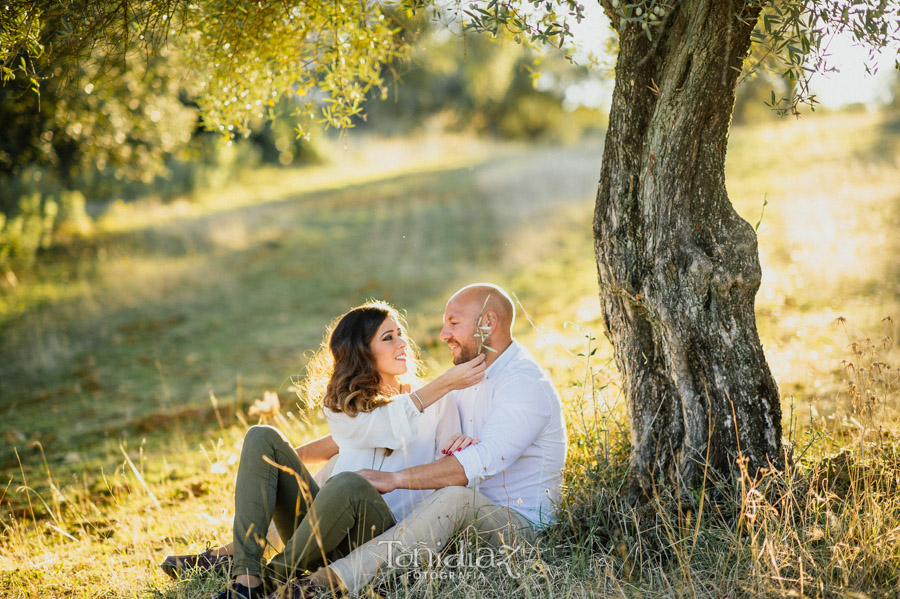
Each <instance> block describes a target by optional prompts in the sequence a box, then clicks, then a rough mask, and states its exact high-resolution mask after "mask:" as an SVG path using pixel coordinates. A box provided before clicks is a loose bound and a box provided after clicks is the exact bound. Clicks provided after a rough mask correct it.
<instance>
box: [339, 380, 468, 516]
mask: <svg viewBox="0 0 900 599" xmlns="http://www.w3.org/2000/svg"><path fill="white" fill-rule="evenodd" d="M324 412H325V419H326V420H327V421H328V426H329V428H330V429H331V437H332V438H333V439H334V441H335V443H337V444H338V447H340V452H339V453H338V458H337V461H336V462H335V464H334V470H333V471H332V473H331V475H332V476H334V475H335V474H339V473H341V472H348V471H349V472H355V471H357V470H362V469H364V468H370V469H372V470H382V471H384V472H397V471H398V470H403V469H404V468H409V467H411V466H421V465H422V464H428V463H430V462H433V461H434V460H436V459H438V458H440V457H442V454H441V449H443V447H444V446H445V445H446V444H447V441H449V440H450V437H451V436H453V435H454V434H455V433H458V432H460V430H461V429H460V421H459V411H458V409H457V407H456V402H455V401H453V400H452V399H448V398H442V399H440V400H438V401H437V402H435V403H434V404H432V405H430V406H428V408H426V409H425V411H424V412H419V409H418V408H417V407H416V404H415V403H413V399H412V397H410V396H409V394H406V393H403V394H400V395H395V396H394V397H393V398H392V399H391V401H390V402H389V403H387V404H386V405H383V406H380V407H378V408H375V409H374V410H372V411H371V412H360V413H359V414H357V415H356V416H348V415H347V414H344V413H341V412H332V411H331V410H329V409H328V408H325V409H324ZM385 449H392V450H393V452H392V453H391V455H385V453H386V452H385ZM429 493H431V491H430V490H415V489H397V490H396V491H391V492H390V493H386V494H385V495H382V497H383V498H384V501H385V503H387V504H388V507H389V508H390V509H391V512H393V514H394V518H395V519H396V520H397V522H399V521H400V520H402V519H403V518H404V517H405V516H407V515H408V514H409V513H410V512H411V511H412V508H413V507H414V506H415V504H417V503H418V502H419V501H421V500H422V499H424V498H425V497H427V496H428V494H429Z"/></svg>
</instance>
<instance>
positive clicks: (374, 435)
mask: <svg viewBox="0 0 900 599" xmlns="http://www.w3.org/2000/svg"><path fill="white" fill-rule="evenodd" d="M325 345H326V346H327V348H328V350H329V351H328V352H324V351H323V352H320V354H319V355H320V356H321V357H325V358H330V360H326V362H330V363H326V365H325V368H324V370H325V371H326V372H328V373H329V377H328V384H327V387H326V389H325V393H324V398H323V405H324V407H325V415H326V419H327V420H328V424H329V427H330V428H331V433H332V438H333V440H334V442H336V443H337V446H338V447H339V448H340V453H339V455H338V459H337V462H336V463H335V466H334V470H333V475H332V477H331V478H330V479H329V480H328V481H327V482H326V484H325V485H323V486H322V488H321V489H319V487H318V485H317V484H316V483H315V481H314V480H313V479H312V477H311V476H310V474H309V472H308V470H307V469H306V466H305V465H304V464H303V463H302V462H301V460H300V458H299V457H298V452H297V451H296V450H295V449H294V448H293V447H292V446H291V445H290V444H289V443H288V441H287V439H285V437H284V435H282V434H281V433H280V432H279V431H278V430H276V429H274V428H272V427H268V426H254V427H251V428H250V430H249V431H248V432H247V435H246V437H245V439H244V445H243V448H242V450H241V458H240V464H239V466H238V474H237V480H236V483H235V518H234V566H233V569H232V574H233V575H235V576H236V578H235V579H234V581H233V582H232V584H231V586H230V587H229V588H228V589H226V590H225V591H223V592H222V593H221V594H220V595H218V597H217V599H237V598H241V599H246V598H253V599H256V598H257V597H262V596H263V588H264V585H263V582H264V581H265V582H266V583H269V584H268V585H266V586H272V584H274V583H277V582H283V581H287V580H290V579H292V578H294V577H295V576H296V575H299V574H302V573H303V572H304V571H312V570H314V569H316V568H317V567H318V566H321V565H322V564H323V563H326V562H327V561H331V560H333V559H337V558H338V557H341V556H343V555H346V554H347V553H349V552H350V551H351V550H352V549H354V548H355V547H357V546H359V545H361V544H362V543H364V542H366V541H367V540H369V539H371V538H373V537H374V536H377V535H379V534H381V533H382V532H383V531H385V530H387V529H388V528H390V527H392V526H394V524H396V522H397V521H399V520H400V519H402V517H403V516H404V515H405V514H406V513H408V512H409V511H410V509H411V508H412V506H413V504H414V503H416V502H417V501H418V500H419V499H421V498H422V497H424V496H425V495H426V494H427V493H428V492H427V491H412V490H405V489H404V490H399V491H395V492H393V493H389V494H387V495H384V496H382V495H380V494H379V493H378V492H377V491H376V490H375V489H374V487H372V486H371V485H370V484H369V483H368V482H367V481H366V480H365V479H363V478H362V477H361V476H359V475H358V474H356V473H355V470H359V469H361V468H375V469H381V470H384V471H397V470H401V469H403V468H407V467H409V466H415V465H419V464H424V463H428V462H431V461H433V460H434V459H436V458H438V457H440V454H441V453H446V452H447V451H449V450H451V449H452V448H456V447H459V446H461V445H466V444H468V443H471V442H472V440H471V439H468V438H467V437H464V436H462V435H461V434H460V423H459V415H458V413H457V411H456V406H455V404H454V403H453V402H451V401H444V402H439V401H438V400H439V399H440V398H441V397H443V396H444V395H445V394H446V393H447V392H449V391H452V390H454V389H462V388H465V387H468V386H471V385H473V384H475V383H477V382H478V381H480V380H481V379H482V378H483V376H484V370H485V366H484V357H483V356H479V357H478V358H476V359H474V360H472V361H470V362H467V363H464V364H460V365H458V366H454V367H453V368H450V369H449V370H448V371H447V372H445V373H444V374H442V375H441V376H439V377H437V378H436V379H435V380H434V381H432V382H431V383H428V384H427V385H424V386H421V387H419V386H418V384H417V380H416V378H415V375H416V371H417V363H416V360H415V356H414V355H412V352H411V348H410V346H409V342H408V341H407V340H406V335H405V331H404V327H403V326H402V321H401V319H400V316H399V315H398V314H397V312H396V310H394V309H393V308H392V307H391V306H389V305H388V304H386V303H383V302H369V303H366V304H364V305H362V306H359V307H357V308H354V309H353V310H351V311H349V312H348V313H346V314H345V315H343V316H342V317H341V318H340V319H339V321H338V323H337V325H335V326H334V328H333V330H332V331H331V333H330V334H329V335H327V336H326V342H325ZM329 354H330V355H329ZM319 366H321V363H319ZM313 372H315V368H314V369H313ZM313 378H315V374H313ZM410 385H411V386H410ZM301 453H302V452H301ZM273 520H274V522H275V526H276V527H277V529H278V532H279V534H280V535H281V537H282V538H283V539H286V541H285V548H284V550H283V551H282V552H281V553H279V554H278V555H276V556H275V557H273V558H272V559H271V560H270V561H269V562H268V563H264V562H263V550H264V548H265V533H266V530H267V529H268V527H269V523H270V522H271V521H273Z"/></svg>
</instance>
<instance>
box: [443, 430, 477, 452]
mask: <svg viewBox="0 0 900 599" xmlns="http://www.w3.org/2000/svg"><path fill="white" fill-rule="evenodd" d="M476 443H478V439H473V438H472V437H470V436H468V435H464V434H462V433H456V434H455V435H453V436H452V437H450V440H449V441H447V444H446V445H444V448H443V449H442V450H441V453H443V454H445V455H453V452H455V451H459V450H461V449H464V448H466V447H468V446H469V445H475V444H476Z"/></svg>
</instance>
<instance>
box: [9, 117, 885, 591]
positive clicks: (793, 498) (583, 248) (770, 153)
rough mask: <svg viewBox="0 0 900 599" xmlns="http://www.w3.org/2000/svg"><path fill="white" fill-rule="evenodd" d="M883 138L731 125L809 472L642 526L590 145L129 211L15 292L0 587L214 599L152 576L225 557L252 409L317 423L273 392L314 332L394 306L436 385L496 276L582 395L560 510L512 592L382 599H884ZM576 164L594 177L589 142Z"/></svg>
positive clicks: (859, 130)
mask: <svg viewBox="0 0 900 599" xmlns="http://www.w3.org/2000/svg"><path fill="white" fill-rule="evenodd" d="M891 119H892V117H890V116H885V115H864V114H863V115H851V116H847V115H835V116H823V117H816V118H811V119H807V120H805V121H800V122H794V121H790V122H782V123H775V124H767V125H765V126H760V127H757V128H739V129H736V130H735V131H733V133H732V145H731V150H730V154H729V164H728V176H729V189H730V193H731V196H732V198H733V199H734V201H735V204H736V206H737V208H738V210H739V211H740V212H741V214H742V215H744V217H745V218H747V220H749V221H750V222H751V223H754V224H755V223H756V222H757V220H758V219H759V214H760V210H761V208H762V203H763V198H764V197H767V199H768V205H767V206H766V209H765V215H764V217H763V219H762V223H761V226H760V251H761V256H762V260H763V267H764V273H765V274H764V282H763V288H762V289H761V290H760V296H759V302H758V304H759V305H758V320H759V325H760V331H761V336H762V339H763V343H764V344H765V347H766V353H767V356H768V358H769V361H770V364H771V365H772V368H773V370H774V372H775V374H776V377H777V379H778V382H779V386H780V388H781V390H782V395H783V399H784V403H783V406H784V412H785V430H786V431H788V432H789V435H790V447H791V448H792V451H793V457H794V462H793V466H792V468H790V469H789V470H788V471H787V472H785V473H779V474H777V475H776V474H774V473H773V474H770V475H769V476H767V477H765V478H763V479H761V480H749V479H748V478H747V477H746V476H743V477H742V476H736V477H735V478H734V479H733V480H723V481H715V484H712V485H711V486H710V489H709V491H708V492H707V493H705V494H702V495H700V494H698V495H696V496H691V497H678V496H671V495H667V494H666V493H664V492H663V493H661V494H660V498H659V502H658V503H657V504H655V505H651V506H649V507H646V508H643V509H641V510H634V509H633V508H631V507H630V506H627V505H625V504H623V503H621V502H620V500H619V495H618V491H619V488H620V487H621V486H622V484H623V482H624V473H625V465H626V460H627V452H628V438H627V430H626V428H625V425H624V422H625V416H624V402H623V400H622V397H621V395H620V392H619V387H618V375H617V373H616V372H615V369H614V367H613V366H612V363H611V348H610V347H609V345H608V343H607V342H606V341H605V340H604V339H603V338H602V334H601V326H600V321H599V316H600V315H599V309H598V302H597V299H596V282H595V270H594V265H593V262H592V256H591V250H590V248H591V247H592V244H591V239H590V217H591V214H590V211H591V189H592V188H593V186H594V185H595V183H594V180H595V179H596V174H595V173H593V171H592V167H591V161H589V160H586V159H584V157H583V156H584V154H581V155H580V157H579V154H578V153H577V152H576V151H573V150H564V151H560V152H557V151H554V150H551V149H546V150H541V151H539V152H531V153H528V154H525V153H523V151H522V149H521V148H498V149H495V150H494V151H493V154H494V157H493V159H492V160H490V161H487V162H486V163H483V164H482V163H477V164H475V166H474V167H473V168H472V169H470V168H468V167H466V168H451V169H449V170H435V171H431V172H425V173H420V174H412V175H408V176H404V177H399V178H396V177H395V178H387V179H381V180H375V181H370V182H368V183H366V184H365V185H358V186H341V185H339V184H333V185H328V184H326V182H324V179H323V182H320V183H316V185H321V187H319V188H317V189H318V190H310V191H308V192H306V193H297V192H296V190H294V191H293V192H291V191H290V190H288V191H286V190H285V189H284V188H283V187H282V186H279V184H278V182H276V181H263V182H262V183H261V185H263V188H264V191H263V192H262V193H261V194H257V195H254V194H253V193H252V192H251V191H250V190H251V189H252V187H247V188H245V189H244V191H243V192H241V193H238V192H234V193H235V195H234V197H233V198H231V199H227V198H226V200H225V203H226V204H227V205H228V206H227V208H213V206H214V205H215V204H214V203H213V202H212V201H211V199H208V200H209V201H207V200H203V201H201V202H200V204H198V206H189V205H185V206H186V207H184V208H177V209H176V208H173V207H172V206H169V207H161V208H158V209H159V210H161V211H162V212H161V213H160V214H157V215H156V216H154V214H155V212H154V211H155V210H157V208H153V207H146V206H145V207H144V208H143V210H145V212H143V213H142V212H140V210H141V209H135V210H136V211H135V212H133V213H132V212H129V210H126V209H122V208H120V209H117V210H124V212H121V213H120V214H119V216H116V218H121V219H122V220H120V221H118V223H119V224H115V225H110V224H109V223H107V224H108V226H109V228H108V229H107V232H106V233H101V234H100V235H99V236H98V238H97V239H96V240H94V241H93V242H90V243H86V244H85V246H84V247H78V248H67V249H65V251H63V250H60V251H59V252H58V254H57V255H56V256H55V257H56V260H55V261H54V262H53V263H52V264H46V265H44V267H43V268H44V270H43V271H40V275H39V278H38V280H36V281H33V282H31V283H29V284H28V285H27V286H24V285H23V288H21V289H19V290H17V291H16V292H15V294H9V293H7V294H6V295H5V296H4V297H3V305H4V306H6V308H5V309H6V312H5V314H6V316H5V317H4V321H3V322H4V329H3V332H2V334H0V352H2V354H3V358H4V360H3V362H4V363H3V365H0V371H2V377H3V380H2V385H3V386H2V389H0V396H2V399H0V422H2V424H0V434H2V435H3V437H4V439H5V441H6V447H5V448H3V449H2V450H0V458H2V460H3V461H2V476H3V478H2V481H0V482H2V487H0V528H2V530H3V534H2V537H0V594H2V595H3V596H8V597H36V596H41V597H113V596H115V597H132V596H147V595H149V596H155V597H167V598H170V599H176V598H177V599H182V598H184V599H194V598H199V597H205V596H209V595H211V594H212V592H213V591H214V590H215V589H217V588H219V585H220V584H221V581H219V580H215V579H208V578H203V577H195V578H189V579H186V580H183V581H181V582H178V583H173V582H171V581H169V580H168V579H167V578H165V577H164V575H163V574H162V573H161V572H160V571H159V570H158V568H157V567H156V564H157V563H158V561H159V560H160V559H161V558H162V557H163V556H164V555H166V554H168V553H173V552H178V553H182V552H192V551H200V550H202V549H204V547H205V545H206V544H207V543H218V542H223V541H225V540H227V537H228V534H229V528H230V525H229V510H230V509H231V504H230V499H229V498H230V494H231V484H232V481H233V476H234V470H235V468H236V458H237V455H238V453H239V443H240V439H241V436H242V431H243V430H245V428H246V424H247V423H246V421H245V420H243V418H244V416H243V414H244V413H245V412H246V410H247V408H248V407H249V406H250V403H251V402H252V401H253V400H254V399H256V398H260V397H262V396H263V392H264V391H265V390H278V391H279V392H280V397H281V400H282V404H283V405H285V407H284V408H283V411H282V412H281V413H280V415H279V416H277V418H278V421H277V424H278V426H280V427H283V428H285V429H286V430H287V431H288V434H289V436H290V437H291V438H292V439H294V440H296V441H297V442H300V441H301V440H302V439H303V438H305V437H312V436H316V435H318V434H322V433H324V431H323V430H322V429H321V425H320V424H319V423H318V422H317V421H315V420H313V421H312V422H308V421H305V420H303V419H301V417H300V415H299V412H298V411H297V410H296V409H295V408H293V407H292V406H291V405H288V402H287V401H286V400H287V398H288V397H289V392H288V391H287V386H288V383H287V382H288V380H289V377H290V376H292V375H295V374H296V373H297V372H298V371H299V369H300V367H301V366H302V364H303V362H304V359H305V358H304V357H303V352H304V351H305V350H308V349H310V348H313V347H315V345H316V344H317V343H318V341H319V337H320V335H321V329H322V326H323V324H324V323H325V322H327V320H328V319H330V318H331V317H332V316H333V315H334V314H336V313H338V312H340V311H341V310H343V309H345V308H346V307H348V306H349V305H351V304H353V303H356V302H359V301H361V300H362V299H364V298H365V297H368V296H377V297H384V298H386V299H389V300H391V301H394V302H395V303H396V304H398V305H399V306H402V307H405V308H406V309H407V310H408V311H409V315H410V321H411V326H412V334H413V336H414V337H415V338H416V339H417V340H419V342H420V345H421V346H422V347H423V348H424V350H425V351H426V358H427V359H428V362H429V365H430V367H431V369H432V371H435V370H437V369H438V368H439V367H440V365H442V364H445V363H446V357H445V355H444V352H443V350H442V349H441V347H440V343H439V340H438V339H437V336H436V332H437V329H438V327H437V319H436V318H435V315H437V314H439V312H440V309H441V306H442V302H443V299H444V298H445V297H446V295H447V294H448V293H449V292H450V291H452V289H454V288H455V287H456V286H458V285H459V284H462V283H466V282H470V281H471V280H473V279H493V280H496V281H498V282H500V283H501V284H504V285H506V286H508V287H509V288H510V289H513V290H515V291H516V293H517V294H518V297H519V298H520V299H521V301H522V304H523V306H524V307H525V308H527V311H528V314H527V317H523V318H521V319H520V322H519V325H518V330H517V335H518V336H519V337H520V338H521V339H522V340H523V341H524V342H525V343H526V344H527V345H529V346H530V347H531V348H533V349H534V350H535V352H536V353H537V354H538V356H539V358H540V360H541V361H542V363H544V364H546V365H547V366H548V367H549V368H550V370H551V373H552V375H553V377H554V380H555V381H556V382H557V386H558V387H559V388H560V391H561V394H562V396H563V399H564V402H565V404H566V406H567V410H568V414H567V416H568V423H569V431H570V440H571V447H570V454H569V464H568V469H567V474H566V488H565V509H564V511H563V517H562V518H561V519H560V523H559V525H558V526H557V527H555V528H554V529H553V530H551V531H550V532H549V533H548V534H547V535H546V536H545V537H544V538H543V539H542V542H541V543H540V544H539V546H538V547H536V548H531V549H529V550H528V551H526V552H524V553H521V554H519V555H518V556H517V560H516V562H515V568H516V569H515V573H516V576H515V577H513V576H509V575H508V572H506V571H505V569H494V570H490V569H488V570H487V571H483V572H481V573H482V574H486V575H484V576H477V575H476V576H473V577H471V578H462V579H460V578H455V579H450V578H447V577H445V579H443V580H441V579H440V578H439V577H438V578H437V579H436V580H431V579H428V580H425V579H418V580H411V579H408V578H406V579H404V578H401V579H398V580H394V581H389V582H387V583H385V584H384V585H382V586H380V587H378V589H377V591H378V592H380V593H383V594H386V595H396V596H412V597H432V596H441V597H464V596H465V597H468V596H473V595H477V596H487V597H504V598H508V597H544V596H546V597H558V596H564V597H587V596H601V597H644V596H648V597H679V598H680V597H710V598H713V597H716V598H718V597H757V596H771V597H862V596H866V597H889V596H895V595H896V594H897V589H898V588H900V566H898V564H900V559H898V558H900V555H898V553H900V499H898V497H900V494H898V493H897V484H898V482H897V481H898V480H900V460H898V457H900V456H898V451H897V435H896V427H897V424H898V422H900V420H898V414H897V410H898V407H900V406H898V393H900V384H898V381H897V370H896V367H897V365H898V359H897V358H898V353H897V349H896V347H894V346H893V345H892V342H889V341H887V340H889V339H890V340H892V339H897V334H898V332H900V331H898V325H897V321H896V316H897V315H898V311H897V307H898V297H900V293H898V289H900V288H898V282H900V263H898V260H897V255H898V253H897V251H896V250H897V249H900V248H898V247H897V237H896V235H893V232H894V231H896V229H897V225H898V224H900V221H898V218H900V184H898V181H900V177H898V176H897V174H898V159H897V152H896V148H897V144H898V140H900V135H898V127H897V122H896V120H891ZM779 148H780V149H781V150H782V151H776V150H778V149H779ZM785 148H788V149H789V150H790V153H789V154H787V153H786V151H785V150H784V149H785ZM582 151H583V152H592V153H595V154H596V156H597V159H596V163H597V164H599V152H598V151H597V149H596V148H588V149H584V150H582ZM786 155H787V156H788V157H787V158H786V157H785V156H786ZM287 176H288V179H289V180H290V181H291V182H292V183H291V184H292V185H295V184H299V183H298V181H300V180H301V179H302V174H294V173H288V175H287ZM323 177H324V175H323ZM551 177H558V178H559V182H560V183H559V185H552V184H548V183H547V180H548V179H550V178H551ZM322 188H325V190H324V191H323V190H322ZM242 194H243V195H242ZM266 199H268V200H272V201H265V200H266ZM204 202H206V203H204ZM175 206H177V204H176V205H175ZM504 207H506V209H504ZM520 208H521V210H519V209H520ZM179 211H180V212H179ZM513 212H514V213H515V214H516V215H517V216H516V217H514V218H512V217H510V214H511V213H513ZM122 215H125V216H122ZM157 217H158V219H157ZM141 223H143V224H141ZM334 273H342V276H341V277H336V276H335V275H334ZM888 315H894V316H895V319H894V320H893V321H889V320H886V321H882V319H883V318H884V317H885V316H888ZM839 316H843V317H845V318H846V321H845V322H838V321H836V319H837V317H839ZM867 338H868V340H867ZM854 343H856V344H855V345H854ZM595 350H596V351H595ZM11 365H14V367H13V366H11ZM14 448H15V452H14V451H13V449H14ZM470 550H471V551H474V549H470Z"/></svg>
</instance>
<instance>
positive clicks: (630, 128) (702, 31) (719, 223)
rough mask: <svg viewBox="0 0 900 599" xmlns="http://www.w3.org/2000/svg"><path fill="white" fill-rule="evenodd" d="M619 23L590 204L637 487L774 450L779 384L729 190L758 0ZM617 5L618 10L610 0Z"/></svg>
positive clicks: (749, 243)
mask: <svg viewBox="0 0 900 599" xmlns="http://www.w3.org/2000/svg"><path fill="white" fill-rule="evenodd" d="M603 4H604V7H605V9H606V11H607V14H609V15H610V17H611V18H612V19H613V23H614V25H616V26H617V29H618V30H619V55H618V61H617V64H616V84H615V91H614V93H613V101H612V107H611V110H610V118H609V129H608V132H607V136H606V148H605V150H604V153H603V166H602V171H601V178H600V184H599V189H598V192H597V202H596V208H595V215H594V243H595V252H596V257H597V268H598V275H599V280H600V296H601V302H602V306H603V313H604V320H605V325H606V328H607V335H608V337H609V338H610V340H611V341H612V343H613V346H614V347H615V353H616V363H617V365H618V367H619V370H620V371H621V374H622V376H623V379H624V385H625V396H626V401H627V405H628V410H629V417H630V421H631V440H632V446H633V451H632V456H631V467H632V473H633V481H634V484H633V486H632V489H631V490H632V493H634V494H635V495H636V497H635V498H639V497H640V496H642V495H644V496H646V495H654V494H656V492H657V491H658V489H659V485H661V484H671V483H672V482H674V481H678V484H681V485H684V486H685V487H695V486H696V485H697V483H698V482H699V481H700V480H701V477H702V476H703V474H704V464H705V463H707V458H708V464H709V468H710V472H711V473H718V474H725V473H728V472H729V471H730V470H731V469H733V468H734V467H735V464H736V462H735V459H736V457H737V456H738V455H742V456H743V457H745V458H746V459H747V465H748V467H749V470H750V471H751V472H755V471H757V469H759V468H765V467H771V466H775V467H776V468H780V467H782V465H783V456H782V439H781V407H780V403H779V398H778V389H777V387H776V385H775V381H774V379H773V377H772V374H771V372H770V370H769V367H768V364H767V363H766V359H765V356H764V355H763V351H762V346H761V344H760V341H759V336H758V334H757V331H756V318H755V314H754V298H755V296H756V292H757V290H758V288H759V284H760V278H761V271H760V265H759V257H758V252H757V243H756V234H755V231H754V229H753V227H751V226H750V224H749V223H747V222H746V221H745V220H743V219H742V218H741V217H740V216H739V215H738V214H737V213H736V212H735V211H734V208H733V207H732V205H731V203H730V201H729V199H728V195H727V192H726V189H725V151H726V146H727V140H728V128H729V124H730V120H731V112H732V109H733V106H734V90H735V86H736V84H737V79H738V76H739V74H740V71H741V68H742V62H743V59H744V57H745V56H746V55H747V51H748V48H749V45H750V34H751V31H752V30H753V27H754V25H755V23H756V20H757V18H758V16H759V7H758V6H753V5H752V4H757V3H748V2H744V1H741V0H731V1H729V0H683V1H680V2H678V1H676V2H669V3H668V4H669V5H670V6H671V7H672V8H671V10H670V12H669V14H667V15H666V16H665V17H664V20H663V21H664V22H663V24H662V25H661V26H658V27H653V28H652V29H651V33H652V34H653V39H652V40H651V39H648V36H647V34H646V33H645V31H644V30H643V29H642V28H641V26H640V24H639V23H628V24H627V26H625V27H624V28H623V27H622V26H621V23H620V21H619V20H618V19H617V17H616V10H615V9H613V7H612V5H611V2H610V1H609V0H603ZM619 10H620V9H619Z"/></svg>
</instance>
